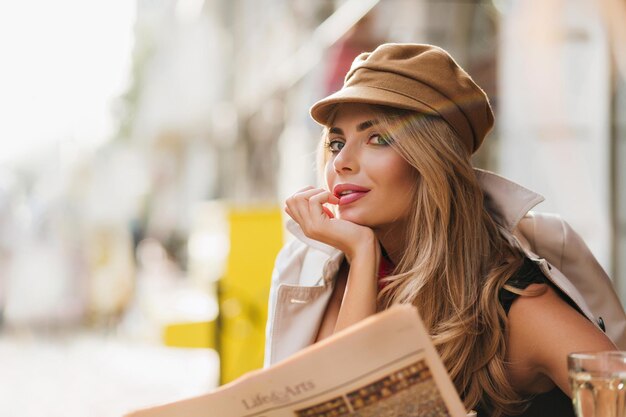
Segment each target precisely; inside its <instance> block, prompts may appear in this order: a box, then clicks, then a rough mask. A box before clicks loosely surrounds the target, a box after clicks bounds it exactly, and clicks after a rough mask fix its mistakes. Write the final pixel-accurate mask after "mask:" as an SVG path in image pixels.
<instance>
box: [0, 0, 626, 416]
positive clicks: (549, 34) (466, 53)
mask: <svg viewBox="0 0 626 417" xmlns="http://www.w3.org/2000/svg"><path fill="white" fill-rule="evenodd" d="M382 42H419V43H432V44H436V45H439V46H441V47H443V48H445V49H447V50H448V51H450V53H451V54H452V55H453V56H454V57H455V58H456V59H457V61H458V62H459V63H460V64H461V65H462V66H463V67H464V68H465V69H466V70H467V71H468V72H469V73H470V74H471V75H472V76H473V77H474V79H475V80H476V81H477V82H478V84H479V85H481V86H482V87H483V89H484V90H485V91H486V92H487V94H488V95H489V96H490V98H491V102H492V104H493V107H494V110H495V113H496V127H495V129H494V131H493V132H492V133H491V134H490V136H489V137H488V139H487V140H486V142H485V145H484V146H483V147H482V149H481V150H480V151H479V153H478V154H477V155H476V156H475V164H476V165H477V166H478V167H481V168H485V169H489V170H492V171H495V172H498V173H500V174H502V175H505V176H507V177H509V178H511V179H513V180H515V181H517V182H519V183H521V184H522V185H524V186H527V187H529V188H531V189H533V190H535V191H537V192H539V193H541V194H542V195H544V196H545V197H546V202H544V203H542V204H541V205H540V206H539V207H538V209H539V210H542V211H551V212H558V213H561V214H562V215H563V217H564V218H565V219H566V220H567V221H568V222H570V223H571V224H572V225H573V226H574V228H575V229H576V230H578V231H579V233H580V234H581V235H582V236H583V237H584V239H585V240H586V241H587V243H588V244H589V246H590V247H591V249H592V251H593V252H594V253H595V255H596V256H597V258H598V259H599V261H600V262H601V263H602V265H603V266H604V267H605V269H606V270H607V271H608V273H609V275H610V276H611V277H612V278H613V280H614V283H615V285H616V287H617V289H618V292H619V294H620V297H621V298H622V300H626V3H625V2H624V1H623V0H517V1H515V0H482V1H481V0H476V1H471V0H463V1H461V0H460V1H454V0H379V1H376V0H344V1H339V0H314V1H311V0H136V1H131V0H109V1H93V0H91V1H89V0H88V1H85V0H58V1H54V2H49V1H44V0H22V1H18V2H10V1H2V2H0V54H1V55H0V57H1V58H0V59H1V62H2V64H1V65H0V143H1V148H0V416H2V417H5V416H6V417H13V416H20V417H23V416H27V417H29V416H42V415H45V416H48V417H50V416H64V417H74V416H87V415H88V416H91V417H112V416H119V415H121V414H122V413H124V412H126V411H129V410H132V409H135V408H138V407H144V406H148V405H152V404H155V403H159V402H166V401H173V400H176V399H180V398H183V397H187V396H191V395H196V394H201V393H204V392H207V391H209V390H211V389H212V388H215V387H216V386H218V385H219V384H221V383H224V382H228V381H230V380H232V379H234V378H236V377H237V376H239V375H241V374H242V373H244V372H246V371H248V370H251V369H255V368H258V367H260V366H261V364H262V357H263V340H264V335H263V333H264V325H265V317H266V303H267V295H268V289H269V280H270V274H271V269H272V266H273V261H274V256H275V255H276V253H277V252H278V250H279V249H280V247H281V246H282V244H283V242H284V241H285V240H286V239H288V238H289V236H288V235H287V234H286V233H284V232H283V226H282V225H283V222H284V216H283V213H282V201H283V200H284V198H285V197H286V196H288V195H290V194H291V193H293V192H294V191H296V190H297V189H299V188H302V187H304V186H306V185H311V184H315V183H316V182H317V177H316V174H315V172H314V165H315V157H314V154H315V149H316V143H317V139H318V138H319V134H320V128H319V126H317V125H316V124H315V123H314V122H312V120H311V119H310V118H309V115H308V108H309V106H310V105H311V104H312V103H313V102H314V101H315V100H317V99H319V98H321V97H323V96H325V95H326V94H328V93H330V92H332V91H335V90H336V89H338V88H340V86H341V83H342V79H343V75H344V73H345V71H346V70H347V69H348V68H349V65H350V63H351V61H352V59H353V58H354V57H355V56H356V55H357V54H358V53H360V52H362V51H368V50H371V49H373V48H374V47H375V46H376V45H378V44H379V43H382Z"/></svg>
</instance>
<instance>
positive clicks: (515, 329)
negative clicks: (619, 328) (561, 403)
mask: <svg viewBox="0 0 626 417" xmlns="http://www.w3.org/2000/svg"><path fill="white" fill-rule="evenodd" d="M527 290H529V291H530V292H531V293H534V294H539V295H529V296H525V295H522V296H520V297H518V298H517V299H516V300H515V301H514V302H513V303H512V305H511V309H510V311H509V314H508V322H507V329H506V333H507V360H508V362H509V364H510V366H509V372H510V377H511V381H512V383H513V384H514V387H515V388H516V389H517V390H518V391H522V392H529V393H539V392H545V391H547V390H548V389H550V388H552V387H554V385H555V384H556V385H557V386H558V387H559V388H561V390H563V391H564V392H565V393H569V386H568V382H567V360H566V359H567V355H568V354H569V353H571V352H574V351H584V350H612V349H615V346H614V345H613V343H612V342H611V341H610V340H609V339H608V338H607V337H606V335H605V334H604V333H602V332H601V331H600V330H599V329H598V328H597V327H596V326H594V325H593V323H591V322H590V321H589V320H588V319H587V318H586V317H585V316H583V315H582V314H580V313H579V312H578V311H576V310H575V309H574V308H573V307H572V306H570V305H569V304H568V303H567V302H566V301H565V300H564V299H563V298H562V297H561V296H560V295H559V294H558V293H557V292H556V290H555V289H553V288H552V287H551V286H550V285H548V284H537V283H535V284H531V285H529V286H528V287H527Z"/></svg>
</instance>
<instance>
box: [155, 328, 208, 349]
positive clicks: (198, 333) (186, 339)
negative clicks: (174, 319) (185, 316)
mask: <svg viewBox="0 0 626 417" xmlns="http://www.w3.org/2000/svg"><path fill="white" fill-rule="evenodd" d="M163 343H164V344H165V345H166V346H171V347H184V348H210V349H215V347H216V343H215V321H198V322H190V323H172V324H169V325H167V326H165V328H164V329H163Z"/></svg>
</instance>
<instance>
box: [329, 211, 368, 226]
mask: <svg viewBox="0 0 626 417" xmlns="http://www.w3.org/2000/svg"><path fill="white" fill-rule="evenodd" d="M337 218H339V219H341V220H346V221H348V222H351V223H355V224H358V225H360V226H367V227H371V226H372V225H371V224H370V222H368V221H367V218H366V217H365V216H362V215H359V214H358V213H351V212H350V211H348V212H347V213H342V212H339V214H338V216H337Z"/></svg>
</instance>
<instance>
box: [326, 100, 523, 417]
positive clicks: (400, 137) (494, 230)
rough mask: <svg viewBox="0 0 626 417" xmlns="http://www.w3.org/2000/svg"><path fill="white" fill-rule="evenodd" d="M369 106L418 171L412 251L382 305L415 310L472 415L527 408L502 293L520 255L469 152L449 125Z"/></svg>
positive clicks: (408, 244)
mask: <svg viewBox="0 0 626 417" xmlns="http://www.w3.org/2000/svg"><path fill="white" fill-rule="evenodd" d="M372 108H373V109H374V111H375V112H376V114H377V118H378V123H379V126H380V128H381V130H382V131H383V132H381V133H385V134H387V135H389V138H390V141H391V146H393V147H394V149H396V150H397V152H398V153H399V154H400V155H401V156H402V157H403V158H404V159H406V161H407V162H408V163H409V164H410V165H411V166H413V167H414V168H415V170H416V171H417V174H418V175H416V178H417V180H416V181H417V183H416V187H415V191H414V195H413V198H412V204H413V206H412V208H411V213H410V219H409V227H407V229H406V230H407V232H406V236H403V238H404V239H405V242H406V248H405V251H404V254H403V256H402V258H401V260H400V262H399V263H398V265H397V266H396V268H395V270H394V273H393V274H392V275H390V276H388V277H387V278H385V280H386V282H387V285H386V286H385V287H384V289H383V290H382V291H381V292H380V293H379V295H378V303H379V308H387V307H389V306H390V305H392V304H397V303H410V304H413V305H415V306H417V308H418V310H419V312H420V315H421V317H422V320H423V321H424V324H425V326H426V328H427V330H428V331H429V332H430V335H431V337H432V340H433V342H434V344H435V346H436V348H437V350H438V352H439V355H440V356H441V359H442V361H443V363H444V365H445V366H446V368H447V370H448V373H449V374H450V376H451V378H452V380H453V382H454V384H455V386H456V388H457V390H458V392H459V394H460V395H461V397H462V398H463V401H464V403H465V406H466V407H467V409H471V408H475V407H476V406H477V405H482V406H483V407H485V408H487V409H490V410H491V412H492V413H493V414H492V415H494V416H499V415H502V414H503V413H506V414H516V413H519V412H521V411H523V409H524V408H525V403H524V401H523V400H522V398H521V397H520V396H519V395H518V394H517V393H516V392H515V390H514V389H513V387H512V386H511V384H510V383H509V382H508V379H507V373H506V369H505V356H506V335H505V327H506V323H507V317H506V314H505V312H504V309H503V308H502V306H501V305H500V302H499V298H498V295H499V291H500V290H501V289H502V288H503V287H504V288H507V289H511V288H510V287H509V286H508V285H506V281H507V280H508V279H509V278H510V277H511V276H512V275H513V274H514V273H515V272H516V271H517V270H518V269H519V268H520V267H521V265H522V262H523V257H522V254H521V252H520V250H519V249H518V248H516V247H515V245H514V243H512V242H513V239H512V237H511V234H510V232H509V231H508V230H506V229H505V228H504V227H503V226H502V225H501V222H500V221H499V219H498V217H497V215H496V214H495V213H491V212H490V211H488V209H487V208H486V204H485V201H484V198H485V197H484V195H483V192H482V190H481V188H480V186H479V183H478V179H477V177H476V174H475V172H474V169H473V168H472V165H471V161H470V155H469V152H468V151H467V150H466V149H465V148H464V147H463V145H462V143H461V141H460V140H459V139H458V138H456V134H455V133H454V131H453V130H452V129H451V128H450V127H449V125H448V124H447V123H446V122H445V121H444V120H443V119H441V118H439V117H435V116H426V115H422V114H418V113H415V112H410V111H403V110H399V109H392V108H388V107H384V106H372ZM331 120H332V118H331ZM327 134H328V132H327V129H326V130H325V134H324V136H326V135H327ZM324 140H325V139H324ZM327 158H328V155H327V154H323V155H322V157H321V158H320V160H319V162H324V161H326V160H327ZM515 292H517V291H515Z"/></svg>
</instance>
